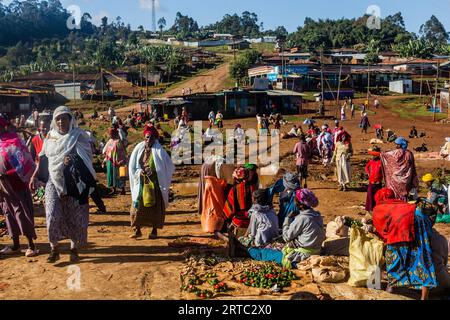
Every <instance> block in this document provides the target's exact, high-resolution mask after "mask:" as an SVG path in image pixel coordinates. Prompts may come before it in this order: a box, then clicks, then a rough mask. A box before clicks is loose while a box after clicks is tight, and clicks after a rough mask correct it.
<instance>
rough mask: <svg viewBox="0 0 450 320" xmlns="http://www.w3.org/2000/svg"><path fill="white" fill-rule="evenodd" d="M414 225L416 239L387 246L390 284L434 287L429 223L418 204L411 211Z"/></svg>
mask: <svg viewBox="0 0 450 320" xmlns="http://www.w3.org/2000/svg"><path fill="white" fill-rule="evenodd" d="M414 228H415V238H416V239H415V241H414V242H413V243H411V244H396V245H388V246H387V250H386V254H385V257H386V270H387V274H388V282H389V285H390V286H391V287H408V288H411V289H417V290H420V289H421V288H422V287H427V288H430V289H431V288H436V287H437V286H438V283H437V279H436V271H435V267H434V263H433V256H432V250H431V236H432V234H433V229H432V223H431V220H430V219H429V218H428V217H427V216H425V215H424V214H423V213H422V212H421V210H420V209H419V208H417V209H416V212H415V215H414Z"/></svg>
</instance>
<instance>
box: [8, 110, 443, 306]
mask: <svg viewBox="0 0 450 320" xmlns="http://www.w3.org/2000/svg"><path fill="white" fill-rule="evenodd" d="M239 122H240V123H241V124H242V126H243V127H244V128H246V129H247V128H255V127H256V120H255V119H242V120H239ZM371 122H372V124H375V123H377V122H382V123H383V125H384V126H385V127H386V128H387V127H390V128H392V129H394V130H396V129H398V130H396V131H398V133H399V134H402V135H404V134H407V133H408V132H409V127H410V125H411V122H410V121H408V120H403V119H401V118H398V117H394V116H393V114H392V113H390V112H389V111H386V110H382V111H380V112H378V114H377V115H376V116H371ZM235 123H236V121H226V122H225V125H226V127H227V128H231V127H233V126H234V124H235ZM320 124H321V123H320ZM291 126H292V124H290V125H286V126H284V127H283V128H282V130H283V131H289V130H290V128H291ZM344 126H345V127H346V128H347V130H348V131H349V132H350V133H351V134H352V136H353V143H354V149H355V157H354V159H353V160H352V164H353V168H354V169H355V172H358V170H360V169H358V168H360V165H361V164H363V163H364V161H366V160H367V159H368V157H367V155H365V152H363V150H365V149H367V146H368V141H369V140H370V139H371V138H372V137H373V136H374V134H373V131H372V130H371V131H372V132H371V133H370V134H367V135H364V134H361V132H360V129H358V127H357V120H352V121H348V122H345V123H344ZM416 127H417V129H418V130H419V132H420V131H426V132H427V134H428V137H427V138H425V139H416V140H413V141H412V143H411V147H413V148H414V147H417V146H419V145H421V144H422V143H423V142H426V143H427V144H428V146H429V148H430V149H431V151H438V148H439V146H440V145H442V144H443V141H444V137H445V136H446V135H448V132H450V130H449V128H450V127H449V125H445V126H444V125H442V126H441V125H438V124H433V123H430V122H421V121H417V122H416ZM294 143H295V141H294V140H284V141H282V143H281V154H282V155H285V156H287V154H288V153H289V152H290V150H292V148H293V145H294ZM390 147H392V146H391V145H389V146H388V145H384V146H383V149H387V148H390ZM293 164H294V163H293V159H292V158H289V157H287V158H286V159H285V160H284V162H283V165H284V166H285V167H287V168H293ZM417 165H418V170H419V173H420V174H423V173H425V171H427V170H429V169H433V168H438V167H440V165H441V162H440V161H429V160H426V161H423V160H421V161H417ZM446 165H447V170H450V166H449V165H448V164H446ZM311 175H312V180H313V181H311V182H310V184H309V185H310V187H311V188H312V190H313V191H314V192H315V193H316V194H317V195H318V197H319V199H320V206H319V208H318V209H319V211H320V212H321V213H322V215H323V216H324V220H325V222H329V221H331V220H332V219H334V218H335V217H336V216H339V215H348V216H352V217H362V214H364V210H363V209H362V206H363V205H364V201H365V196H366V194H365V191H364V189H354V190H352V191H350V192H347V193H342V192H339V191H337V190H336V182H334V181H333V171H332V170H329V171H326V170H324V169H323V167H322V166H320V165H312V166H311ZM323 175H326V176H325V179H323V178H322V177H321V176H323ZM196 176H197V177H198V167H195V166H193V167H189V166H185V167H183V168H178V170H177V173H176V176H175V179H174V182H175V186H174V188H175V189H176V190H182V192H181V193H179V194H177V195H176V197H175V201H174V202H173V203H172V204H171V206H170V208H169V209H168V212H167V219H166V227H165V228H164V230H163V231H161V232H160V238H159V239H157V240H148V239H146V236H148V233H149V232H150V230H145V229H144V238H142V239H140V240H133V239H130V238H129V235H130V232H131V230H130V227H129V225H130V222H129V214H128V212H129V206H130V195H129V193H128V194H127V195H126V196H117V197H114V198H109V199H105V202H106V205H107V208H108V214H106V215H96V214H94V212H95V208H91V213H92V215H91V219H90V226H89V243H90V245H89V247H88V248H86V249H84V250H83V251H81V252H80V254H81V257H82V260H81V261H80V263H78V264H77V265H75V266H71V265H70V264H69V262H68V260H69V257H68V254H67V252H68V243H67V242H65V243H64V247H63V249H64V250H65V251H64V253H63V254H62V256H61V260H60V261H59V262H58V263H57V264H55V265H50V264H47V263H46V258H47V255H48V253H49V249H50V248H49V245H48V242H47V236H46V234H47V232H46V227H45V218H44V217H42V216H39V217H37V218H36V228H37V234H38V240H37V246H38V248H39V249H40V250H41V254H40V255H39V256H38V257H36V258H30V259H28V258H25V257H24V256H14V257H1V258H0V299H83V300H84V299H187V298H193V296H189V295H187V294H185V293H181V292H180V272H181V270H182V268H183V266H184V264H183V261H184V256H183V254H182V253H183V249H180V248H175V247H172V246H169V243H170V242H172V241H174V240H176V239H178V238H180V237H186V236H189V237H194V238H196V239H197V240H199V241H200V240H205V239H207V238H209V237H208V236H207V235H205V234H203V233H202V230H201V227H200V217H199V216H198V215H197V214H196V210H197V200H196V196H195V194H193V193H194V192H193V191H195V188H192V190H186V189H185V188H184V187H183V186H184V185H180V183H185V182H194V183H196V182H197V181H198V180H197V179H196ZM104 179H105V177H104V175H100V176H99V180H100V181H104ZM268 180H271V179H270V178H269V179H268ZM268 180H267V179H266V181H268ZM437 228H438V229H439V230H440V231H441V232H442V233H444V234H445V235H446V236H447V237H450V227H449V226H447V225H438V226H437ZM9 243H10V240H9V239H7V238H6V237H4V238H2V239H0V244H1V245H6V244H9ZM23 249H24V250H25V249H26V248H25V247H23ZM78 268H79V269H78ZM78 272H79V275H80V278H79V279H80V287H79V290H77V286H76V284H77V282H76V281H74V279H75V278H74V276H75V275H76V274H78ZM302 281H304V282H307V280H306V279H303V280H302ZM227 283H228V284H229V285H230V286H232V287H235V291H233V292H232V293H231V294H232V295H233V299H242V298H245V299H264V298H270V299H290V298H291V297H292V290H291V293H289V294H285V295H275V296H267V295H261V293H258V292H253V291H249V290H246V289H245V288H242V287H240V286H239V285H237V284H236V283H235V282H233V281H232V280H229V281H227ZM303 284H304V283H303ZM303 284H302V285H303ZM314 286H316V287H317V286H318V287H319V288H320V290H321V291H322V292H325V293H328V294H330V296H331V297H332V298H333V299H406V297H404V296H394V295H390V294H387V293H385V292H383V291H375V290H368V289H352V288H350V287H348V286H347V285H345V284H338V285H331V284H327V285H314ZM70 288H72V289H74V290H71V289H70ZM299 290H306V291H307V289H305V288H303V287H300V285H299V284H298V285H297V286H296V287H294V288H293V292H295V291H299ZM308 290H309V289H308ZM227 297H228V298H230V297H229V296H222V297H221V298H227ZM413 297H415V298H417V296H413Z"/></svg>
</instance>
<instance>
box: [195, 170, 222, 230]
mask: <svg viewBox="0 0 450 320" xmlns="http://www.w3.org/2000/svg"><path fill="white" fill-rule="evenodd" d="M226 187H227V182H226V181H225V180H222V179H218V178H216V177H212V176H206V177H205V189H204V191H203V205H202V208H203V210H202V217H201V222H202V228H203V231H204V232H206V233H214V232H215V231H220V230H222V227H223V224H224V222H225V219H226V217H225V215H224V213H223V206H224V204H225V200H226V198H225V189H226Z"/></svg>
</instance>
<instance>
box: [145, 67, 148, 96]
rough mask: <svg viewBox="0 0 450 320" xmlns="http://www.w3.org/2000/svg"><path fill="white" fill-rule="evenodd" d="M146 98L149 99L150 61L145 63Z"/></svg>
mask: <svg viewBox="0 0 450 320" xmlns="http://www.w3.org/2000/svg"><path fill="white" fill-rule="evenodd" d="M145 74H146V76H145V100H147V101H148V62H147V63H146V64H145Z"/></svg>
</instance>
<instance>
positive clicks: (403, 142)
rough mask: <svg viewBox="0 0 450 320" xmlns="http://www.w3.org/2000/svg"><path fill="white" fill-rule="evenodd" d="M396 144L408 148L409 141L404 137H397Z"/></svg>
mask: <svg viewBox="0 0 450 320" xmlns="http://www.w3.org/2000/svg"><path fill="white" fill-rule="evenodd" d="M395 144H398V145H399V146H401V147H402V149H403V150H406V149H408V141H406V139H405V138H403V137H400V138H397V139H396V140H395Z"/></svg>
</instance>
